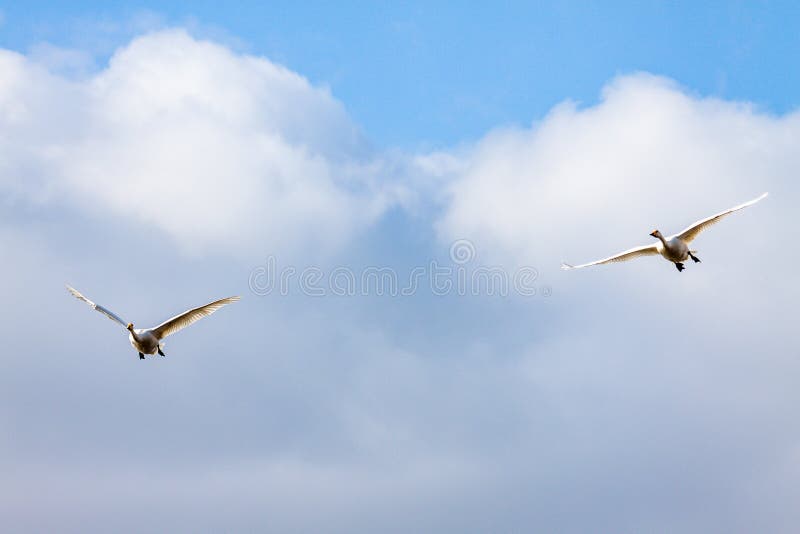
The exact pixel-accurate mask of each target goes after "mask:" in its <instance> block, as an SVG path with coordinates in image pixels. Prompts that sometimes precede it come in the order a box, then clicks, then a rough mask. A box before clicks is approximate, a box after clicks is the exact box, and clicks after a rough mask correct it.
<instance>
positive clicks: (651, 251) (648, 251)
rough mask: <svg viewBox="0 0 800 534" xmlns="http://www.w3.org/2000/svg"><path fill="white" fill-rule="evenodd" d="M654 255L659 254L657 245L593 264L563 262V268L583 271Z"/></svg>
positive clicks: (628, 251) (642, 247) (634, 249)
mask: <svg viewBox="0 0 800 534" xmlns="http://www.w3.org/2000/svg"><path fill="white" fill-rule="evenodd" d="M654 254H658V248H656V245H655V243H654V244H652V245H644V246H641V247H636V248H632V249H630V250H626V251H625V252H620V253H619V254H617V255H616V256H611V257H610V258H605V259H602V260H597V261H593V262H591V263H584V264H583V265H570V264H569V263H565V262H561V268H562V269H564V270H565V271H568V270H570V269H582V268H583V267H589V266H591V265H602V264H604V263H616V262H618V261H628V260H632V259H633V258H638V257H639V256H652V255H654Z"/></svg>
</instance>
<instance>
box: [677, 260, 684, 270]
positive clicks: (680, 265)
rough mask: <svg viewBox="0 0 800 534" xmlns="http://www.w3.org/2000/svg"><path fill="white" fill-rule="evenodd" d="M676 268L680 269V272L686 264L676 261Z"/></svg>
mask: <svg viewBox="0 0 800 534" xmlns="http://www.w3.org/2000/svg"><path fill="white" fill-rule="evenodd" d="M675 268H676V269H678V272H681V271H682V270H683V269H684V266H683V264H682V263H681V262H678V261H676V262H675Z"/></svg>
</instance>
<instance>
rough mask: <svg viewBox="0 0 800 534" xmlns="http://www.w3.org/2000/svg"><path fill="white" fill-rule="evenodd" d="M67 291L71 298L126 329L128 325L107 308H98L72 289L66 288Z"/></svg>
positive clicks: (98, 306)
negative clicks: (80, 301)
mask: <svg viewBox="0 0 800 534" xmlns="http://www.w3.org/2000/svg"><path fill="white" fill-rule="evenodd" d="M67 290H69V292H70V293H72V296H73V297H75V298H76V299H78V300H82V301H83V302H85V303H86V304H88V305H89V306H91V307H92V308H94V309H95V310H97V311H99V312H100V313H102V314H103V315H105V316H106V317H108V318H109V319H111V320H112V321H114V322H117V323H119V324H121V325H122V326H124V327H126V328H127V326H128V323H126V322H125V321H123V320H122V319H120V317H119V316H118V315H117V314H115V313H114V312H112V311H111V310H109V309H108V308H104V307H102V306H100V305H99V304H95V303H94V302H92V301H91V300H89V299H87V298H86V297H84V296H83V295H81V294H80V292H78V290H76V289H73V288H71V287H69V286H67Z"/></svg>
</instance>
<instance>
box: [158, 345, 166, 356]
mask: <svg viewBox="0 0 800 534" xmlns="http://www.w3.org/2000/svg"><path fill="white" fill-rule="evenodd" d="M158 353H159V354H160V355H161V356H166V354H164V353H163V352H161V347H160V346H159V347H158Z"/></svg>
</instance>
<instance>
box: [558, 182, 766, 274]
mask: <svg viewBox="0 0 800 534" xmlns="http://www.w3.org/2000/svg"><path fill="white" fill-rule="evenodd" d="M768 194H769V193H764V194H763V195H761V196H760V197H758V198H754V199H753V200H750V201H749V202H745V203H744V204H739V205H738V206H734V207H732V208H731V209H728V210H725V211H722V212H720V213H717V214H716V215H712V216H711V217H706V218H705V219H701V220H699V221H697V222H696V223H694V224H692V225H691V226H689V227H688V228H686V229H685V230H684V231H682V232H681V233H679V234H675V235H673V236H670V237H668V238H664V236H663V235H661V232H659V231H658V230H653V232H652V233H651V234H650V235H651V236H653V237H655V238H657V239H658V242H657V243H653V244H652V245H644V246H641V247H635V248H632V249H630V250H626V251H625V252H620V253H619V254H617V255H616V256H611V257H610V258H605V259H602V260H597V261H593V262H591V263H584V264H583V265H570V264H569V263H563V262H562V264H561V268H562V269H565V270H569V269H581V268H583V267H589V266H590V265H602V264H604V263H615V262H618V261H628V260H631V259H633V258H638V257H639V256H652V255H654V254H661V256H662V257H663V258H664V259H665V260H667V261H671V262H672V263H674V264H675V267H676V268H677V269H678V272H680V271H683V269H684V266H683V262H684V261H686V260H687V259H689V258H692V261H694V262H695V263H699V262H700V259H699V258H698V257H697V256H695V254H696V253H697V251H696V250H689V243H691V242H692V240H694V238H695V237H697V236H698V234H699V233H700V232H702V231H703V230H705V229H706V228H708V227H709V226H711V225H712V224H716V223H718V222H719V221H720V220H721V219H722V218H723V217H725V216H727V215H730V214H731V213H733V212H734V211H739V210H740V209H742V208H746V207H747V206H752V205H753V204H755V203H756V202H758V201H759V200H761V199H763V198H765V197H766V196H767V195H768Z"/></svg>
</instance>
